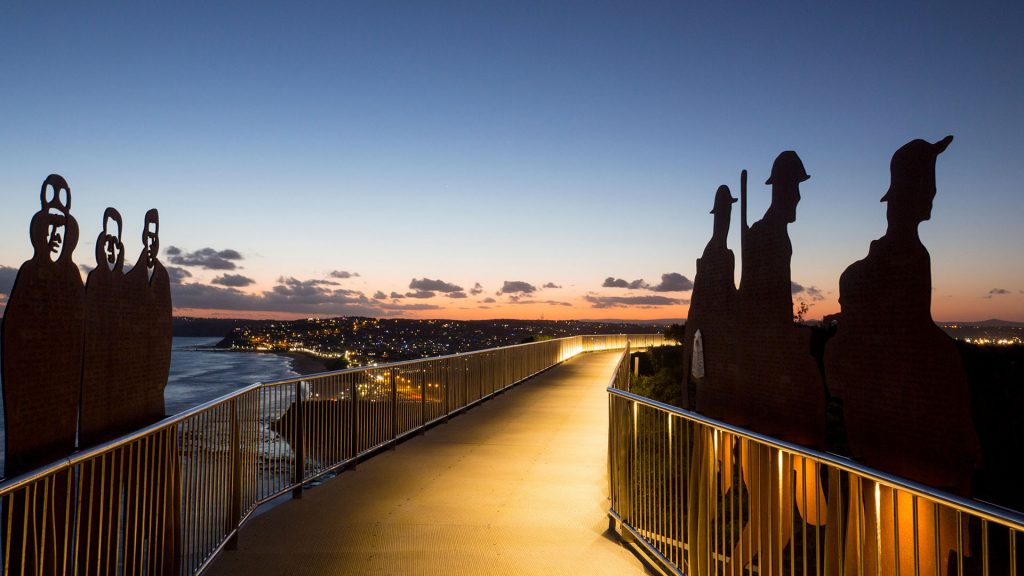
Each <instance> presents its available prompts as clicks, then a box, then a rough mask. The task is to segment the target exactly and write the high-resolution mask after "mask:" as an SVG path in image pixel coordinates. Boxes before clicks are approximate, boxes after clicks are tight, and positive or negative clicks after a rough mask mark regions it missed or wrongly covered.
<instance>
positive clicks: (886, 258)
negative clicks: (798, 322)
mask: <svg viewBox="0 0 1024 576" xmlns="http://www.w3.org/2000/svg"><path fill="white" fill-rule="evenodd" d="M952 140H953V137H952V136H947V137H945V138H943V139H942V140H940V141H938V142H936V143H934V144H933V143H929V142H926V141H924V140H913V141H911V142H909V143H907V144H905V145H904V146H902V147H901V148H900V149H899V150H897V151H896V153H895V154H893V157H892V162H891V163H890V173H891V184H890V186H889V190H888V191H887V192H886V193H885V195H884V196H883V197H882V202H886V219H887V221H888V228H887V229H886V232H885V235H884V236H882V237H881V238H879V239H878V240H875V241H873V242H872V243H871V247H870V248H869V250H868V255H867V257H865V258H864V259H863V260H859V261H857V262H854V263H853V264H851V265H850V266H849V267H848V268H847V269H846V271H845V272H843V274H842V276H841V277H840V279H839V294H840V295H839V303H840V305H841V307H842V313H841V316H840V319H839V327H838V331H837V333H836V336H835V337H834V338H833V339H832V340H831V341H830V342H829V343H828V346H827V347H826V350H825V367H826V377H827V378H828V383H829V389H830V391H831V393H832V394H833V395H834V396H836V397H838V398H840V399H841V400H842V402H843V410H844V416H845V421H846V433H847V438H848V442H849V446H850V449H851V450H852V451H853V454H854V456H856V457H857V458H858V459H859V460H862V461H863V462H865V463H866V464H868V465H869V466H872V467H874V468H879V469H881V470H884V471H886V472H890V473H892V474H896V475H898V476H902V477H904V478H909V479H911V480H914V481H917V482H921V483H925V484H928V485H931V486H934V487H937V488H940V489H942V490H946V491H949V492H953V493H955V494H960V495H963V496H967V495H969V494H970V487H971V476H972V473H973V471H974V468H975V466H977V465H978V464H979V463H980V458H981V449H980V444H979V441H978V436H977V434H976V432H975V429H974V426H973V423H972V421H971V410H970V395H969V391H968V387H967V380H966V377H965V374H964V368H963V365H962V363H961V360H960V356H959V354H958V352H957V349H956V347H955V345H954V343H953V341H952V340H951V339H950V338H949V336H947V335H946V334H945V333H944V332H943V331H942V330H941V329H940V328H939V327H938V326H936V325H935V322H934V321H933V320H932V316H931V295H932V284H931V261H930V258H929V255H928V250H927V249H926V248H925V247H924V245H923V244H922V243H921V239H920V237H919V236H918V227H919V225H920V224H921V223H922V222H924V221H925V220H928V219H930V218H931V210H932V201H933V199H934V198H935V162H936V158H937V157H938V155H939V154H941V153H942V152H943V151H944V150H945V149H946V147H947V146H949V144H950V142H951V141H952ZM854 488H859V486H855V487H854ZM862 492H863V493H862V494H861V495H860V497H857V495H856V494H855V497H854V503H861V504H862V509H861V511H860V515H861V516H862V517H863V518H864V519H865V520H866V521H865V522H862V523H861V524H860V525H861V526H863V527H864V529H865V530H867V532H866V533H867V534H873V533H874V530H875V529H876V525H877V524H876V522H878V519H877V518H876V517H875V507H876V504H875V502H874V498H875V495H874V493H873V491H872V490H869V489H868V488H866V487H865V488H864V490H862ZM877 506H878V508H879V510H880V513H881V518H882V519H881V523H882V525H881V532H882V533H883V534H890V535H891V534H893V533H894V531H895V530H897V529H898V530H899V533H900V534H909V533H911V531H912V530H913V527H914V524H913V522H914V518H913V517H914V511H913V510H912V503H911V496H910V495H909V494H900V495H899V502H894V495H893V491H892V490H890V489H888V488H885V487H882V489H881V490H880V494H879V504H878V505H877ZM894 507H898V509H897V510H894ZM850 517H851V522H852V521H853V520H854V519H856V517H857V516H856V515H855V514H853V513H851V515H850ZM894 517H896V518H898V520H897V521H898V522H899V526H894V520H893V518H894ZM917 520H918V529H919V533H920V538H919V540H920V546H919V547H918V548H919V549H918V550H917V551H915V550H914V549H913V548H914V547H913V546H909V545H908V546H903V547H901V549H900V551H899V556H900V559H899V562H900V568H901V572H902V573H904V574H906V573H913V561H914V555H915V553H916V554H917V556H918V557H919V558H920V559H921V573H922V574H924V573H928V574H932V573H938V571H936V566H935V561H936V560H935V559H936V551H935V550H934V546H935V542H936V536H935V533H934V531H935V527H936V526H939V527H940V534H941V542H940V547H941V549H940V550H939V551H938V552H939V553H940V554H939V556H940V557H941V559H942V564H941V565H940V566H939V567H938V568H939V569H940V571H941V572H942V573H946V568H947V567H946V565H945V559H946V556H947V553H948V552H949V551H950V550H955V549H956V532H957V527H956V518H955V514H954V512H952V511H951V510H950V509H948V508H943V512H942V513H941V514H940V518H938V519H936V518H935V511H934V508H933V507H932V506H931V505H929V504H924V503H923V502H922V503H920V504H919V506H918V510H917ZM851 526H853V524H851ZM851 529H852V528H851ZM965 534H966V531H965ZM866 542H867V544H868V545H869V547H870V548H871V551H870V553H869V554H867V556H868V557H869V558H874V557H875V553H876V551H875V550H874V546H875V539H874V538H867V539H866ZM882 542H883V543H885V545H886V546H888V547H883V550H882V551H881V558H882V566H881V567H879V568H880V572H878V573H880V574H892V573H894V572H895V567H894V563H895V562H896V552H895V550H894V549H892V548H891V546H892V544H891V542H892V538H882ZM866 568H867V572H866V573H868V574H874V573H875V572H873V571H872V568H873V567H872V566H867V567H866Z"/></svg>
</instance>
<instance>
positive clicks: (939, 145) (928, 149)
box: [881, 136, 953, 202]
mask: <svg viewBox="0 0 1024 576" xmlns="http://www.w3.org/2000/svg"><path fill="white" fill-rule="evenodd" d="M952 141H953V136H946V137H945V138H943V139H942V140H939V141H938V142H936V143H934V144H932V143H931V142H928V141H926V140H921V139H917V140H911V141H910V142H907V143H906V144H904V145H903V146H900V149H899V150H897V151H896V152H895V153H894V154H893V155H892V160H891V161H890V162H889V189H888V190H886V192H885V196H882V200H881V201H882V202H888V201H889V200H891V199H892V198H893V196H894V195H895V194H899V193H901V192H903V191H912V190H914V189H915V188H916V187H917V183H918V182H920V181H921V175H922V174H927V173H928V172H932V173H934V172H935V159H936V158H938V156H939V154H942V153H943V152H944V151H945V150H946V148H947V147H948V146H949V143H950V142H952Z"/></svg>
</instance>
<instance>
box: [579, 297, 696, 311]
mask: <svg viewBox="0 0 1024 576" xmlns="http://www.w3.org/2000/svg"><path fill="white" fill-rule="evenodd" d="M584 299H585V300H586V301H587V302H590V305H591V307H593V308H622V307H626V306H639V307H652V306H672V305H675V304H685V303H686V302H687V300H682V299H678V298H669V297H668V296H598V295H597V294H587V295H586V296H584Z"/></svg>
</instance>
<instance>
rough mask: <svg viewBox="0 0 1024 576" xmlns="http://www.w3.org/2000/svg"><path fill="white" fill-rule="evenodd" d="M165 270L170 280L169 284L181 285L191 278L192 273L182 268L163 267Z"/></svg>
mask: <svg viewBox="0 0 1024 576" xmlns="http://www.w3.org/2000/svg"><path fill="white" fill-rule="evenodd" d="M164 269H165V270H167V276H169V277H170V279H171V284H181V283H182V282H183V281H184V280H185V278H191V277H192V273H191V272H189V271H188V270H185V269H184V268H178V267H177V266H165V267H164Z"/></svg>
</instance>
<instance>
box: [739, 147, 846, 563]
mask: <svg viewBox="0 0 1024 576" xmlns="http://www.w3.org/2000/svg"><path fill="white" fill-rule="evenodd" d="M808 178H810V176H808V175H807V172H806V171H805V170H804V166H803V162H801V161H800V157H799V156H797V154H796V152H793V151H786V152H783V153H781V154H779V156H778V157H777V158H776V159H775V162H774V164H773V165H772V173H771V177H770V178H768V180H767V182H765V183H766V184H770V185H771V186H772V203H771V205H770V206H769V208H768V210H767V212H765V215H764V217H763V218H762V219H761V220H759V221H758V222H756V223H754V225H753V226H751V227H750V229H749V230H747V229H746V222H744V223H743V226H744V230H743V233H744V238H743V267H742V268H743V275H742V277H741V279H740V288H739V291H738V293H737V301H738V306H737V316H736V334H737V337H736V341H737V353H738V354H737V355H738V364H739V367H740V370H739V379H738V385H737V396H738V397H739V398H740V399H741V402H742V403H743V406H744V408H745V410H744V412H745V413H744V414H741V415H740V416H741V418H742V422H743V425H745V426H747V427H749V428H751V429H752V430H754V431H757V432H760V433H762V434H765V435H769V436H775V437H778V438H781V439H783V440H788V441H790V442H794V443H798V444H803V445H805V446H809V447H812V448H822V447H823V446H824V438H825V391H824V387H823V385H822V382H821V375H820V373H819V371H818V368H817V365H816V363H815V361H814V358H813V357H812V356H811V354H810V336H811V335H810V331H809V330H807V329H806V328H802V327H797V326H794V324H793V298H792V280H791V278H790V258H791V257H792V255H793V247H792V244H790V241H789V232H788V226H789V224H790V223H792V222H794V221H796V206H797V203H799V202H800V183H801V182H804V181H806V180H807V179H808ZM740 465H741V469H742V473H743V481H744V484H746V486H747V493H748V494H749V495H750V510H751V512H750V516H749V519H748V521H747V524H746V525H745V526H744V529H743V531H742V533H741V535H740V541H739V542H738V543H737V544H736V546H735V547H734V550H733V553H732V555H731V559H732V560H733V562H736V565H735V566H733V568H736V567H739V568H742V567H743V566H744V565H746V564H747V563H748V560H749V559H750V558H751V557H752V556H756V554H751V552H752V551H754V550H756V549H757V544H756V543H757V542H771V541H773V540H772V538H775V539H776V543H777V544H779V546H778V547H777V548H774V547H771V548H767V549H765V548H762V552H761V553H762V554H764V557H763V558H761V560H760V564H761V565H762V566H772V567H773V568H774V571H775V573H781V570H782V564H781V563H782V556H781V554H780V553H779V551H781V550H782V549H783V547H784V546H785V544H786V542H785V540H788V537H789V534H790V531H791V528H790V527H791V526H792V523H793V521H794V518H793V508H794V507H793V503H794V501H795V503H796V508H797V510H798V512H799V514H800V516H801V517H802V518H803V519H804V520H805V521H807V522H808V523H810V524H813V525H816V526H821V525H823V524H824V523H825V513H826V506H825V504H826V499H825V495H824V494H823V492H822V489H821V486H820V482H819V480H818V472H817V466H816V465H814V464H813V463H808V462H807V461H805V460H804V459H803V458H800V457H796V456H789V455H780V454H779V452H778V451H777V450H775V449H773V448H768V447H766V446H761V445H758V444H754V443H750V442H745V441H744V442H741V443H740ZM783 471H787V473H783ZM779 513H781V516H780V515H779ZM777 534H782V535H783V538H782V540H783V541H782V542H777V539H778V536H777ZM773 535H774V536H773Z"/></svg>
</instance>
